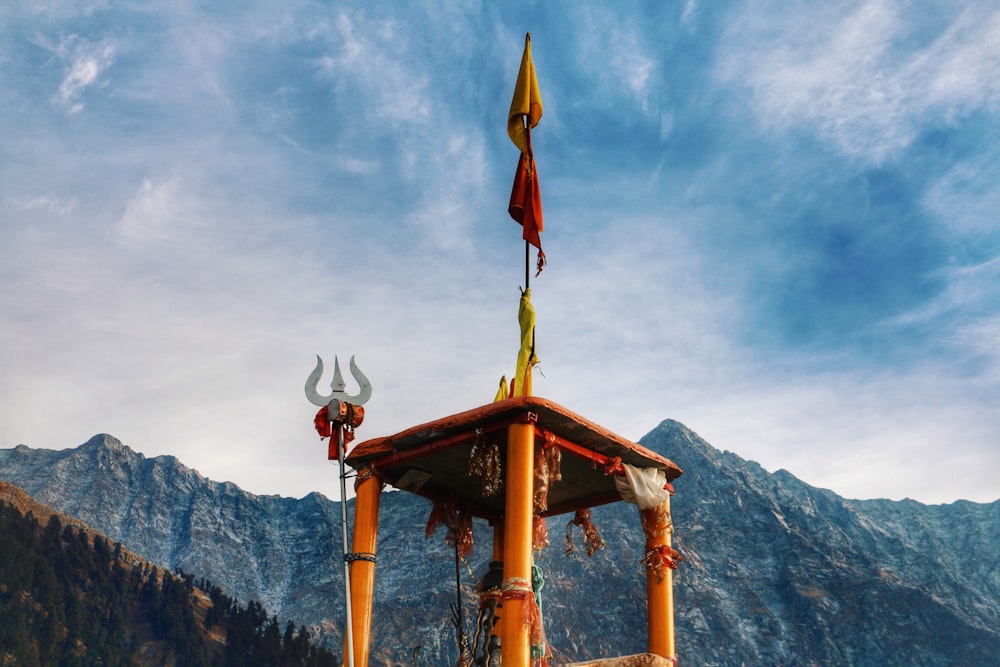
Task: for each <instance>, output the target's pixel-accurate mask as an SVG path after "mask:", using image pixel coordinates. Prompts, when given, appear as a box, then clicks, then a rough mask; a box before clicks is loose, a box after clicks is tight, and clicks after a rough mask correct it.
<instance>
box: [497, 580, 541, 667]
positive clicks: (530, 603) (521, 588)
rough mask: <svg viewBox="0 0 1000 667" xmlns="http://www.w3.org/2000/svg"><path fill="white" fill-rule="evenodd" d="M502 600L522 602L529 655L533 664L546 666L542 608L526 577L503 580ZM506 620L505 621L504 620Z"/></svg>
mask: <svg viewBox="0 0 1000 667" xmlns="http://www.w3.org/2000/svg"><path fill="white" fill-rule="evenodd" d="M501 595H502V600H503V601H504V602H506V601H507V600H520V601H521V602H522V603H523V606H522V609H524V618H523V619H522V620H523V622H524V625H526V626H528V628H529V630H528V636H529V637H530V641H531V657H532V662H533V664H535V665H542V666H547V665H548V660H549V657H550V656H549V651H548V645H547V643H546V642H545V627H544V625H543V624H542V610H541V608H539V606H538V600H537V599H536V598H535V591H534V590H533V589H532V587H531V582H529V581H528V580H527V579H521V578H518V577H511V578H510V579H506V580H504V582H503V593H502V594H501ZM511 620H513V619H511ZM504 622H507V621H504Z"/></svg>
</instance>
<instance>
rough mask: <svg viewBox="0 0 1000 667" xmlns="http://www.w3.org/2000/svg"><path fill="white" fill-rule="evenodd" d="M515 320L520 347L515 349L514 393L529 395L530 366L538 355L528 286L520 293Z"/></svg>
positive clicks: (516, 394) (536, 361)
mask: <svg viewBox="0 0 1000 667" xmlns="http://www.w3.org/2000/svg"><path fill="white" fill-rule="evenodd" d="M517 322H518V324H519V325H520V326H521V349H519V350H518V351H517V370H516V371H515V375H514V395H515V396H531V368H532V366H534V365H535V364H537V363H538V357H537V356H535V308H534V306H532V305H531V288H530V287H529V288H528V289H526V290H524V293H523V294H522V295H521V303H520V305H519V306H518V308H517Z"/></svg>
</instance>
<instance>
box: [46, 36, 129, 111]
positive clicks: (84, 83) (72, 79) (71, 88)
mask: <svg viewBox="0 0 1000 667" xmlns="http://www.w3.org/2000/svg"><path fill="white" fill-rule="evenodd" d="M115 50H116V47H115V44H114V43H113V42H112V41H110V40H104V41H101V42H98V43H96V44H94V43H90V42H88V41H86V40H84V39H82V38H80V37H77V36H75V35H74V36H72V37H68V38H66V39H65V40H63V41H62V42H61V43H60V44H59V48H58V53H59V54H60V56H62V58H63V59H65V60H66V61H67V64H66V74H65V76H64V78H63V80H62V83H60V84H59V92H58V94H57V97H56V99H57V101H58V102H59V104H60V105H61V106H62V107H63V108H64V109H66V112H67V113H69V114H71V115H72V114H77V113H80V112H81V111H83V107H84V105H83V102H82V101H81V98H82V97H83V96H84V93H85V92H86V91H87V89H89V88H91V87H93V86H100V85H101V83H102V82H101V75H102V74H103V73H104V72H105V71H106V70H107V69H108V68H109V67H110V66H111V65H112V64H113V63H114V58H115Z"/></svg>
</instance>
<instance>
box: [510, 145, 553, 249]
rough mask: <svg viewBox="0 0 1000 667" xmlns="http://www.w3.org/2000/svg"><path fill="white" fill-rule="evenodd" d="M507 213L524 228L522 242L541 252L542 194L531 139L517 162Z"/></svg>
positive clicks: (543, 229) (543, 227)
mask: <svg viewBox="0 0 1000 667" xmlns="http://www.w3.org/2000/svg"><path fill="white" fill-rule="evenodd" d="M507 212H508V213H510V217H512V218H514V220H516V221H518V222H519V223H521V225H522V226H523V227H524V231H523V233H522V234H521V236H522V237H523V238H524V240H525V241H527V242H528V243H530V244H531V245H533V246H535V247H536V248H538V250H539V252H541V250H542V239H541V237H540V236H539V235H538V234H539V233H540V232H543V231H545V224H544V221H543V220H542V192H541V189H540V188H539V186H538V169H537V167H536V165H535V156H534V155H533V154H532V152H531V137H528V152H527V153H521V158H520V159H519V160H518V161H517V171H515V172H514V187H513V188H511V191H510V203H509V204H508V205H507ZM542 257H544V254H542V255H539V261H541V258H542Z"/></svg>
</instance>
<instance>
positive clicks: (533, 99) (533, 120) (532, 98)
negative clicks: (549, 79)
mask: <svg viewBox="0 0 1000 667" xmlns="http://www.w3.org/2000/svg"><path fill="white" fill-rule="evenodd" d="M541 117H542V93H541V91H539V90H538V79H537V78H535V65H534V63H532V62H531V33H530V32H529V33H528V34H527V35H526V36H525V38H524V55H522V56H521V69H520V70H519V71H518V73H517V83H516V84H515V85H514V97H513V99H511V101H510V112H509V113H508V114H507V134H508V135H509V136H510V140H511V141H513V142H514V145H515V146H517V147H518V148H519V149H521V152H522V153H527V152H528V137H527V131H526V130H525V126H524V119H525V118H527V120H528V129H530V128H533V127H534V126H536V125H538V121H539V120H540V119H541Z"/></svg>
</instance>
